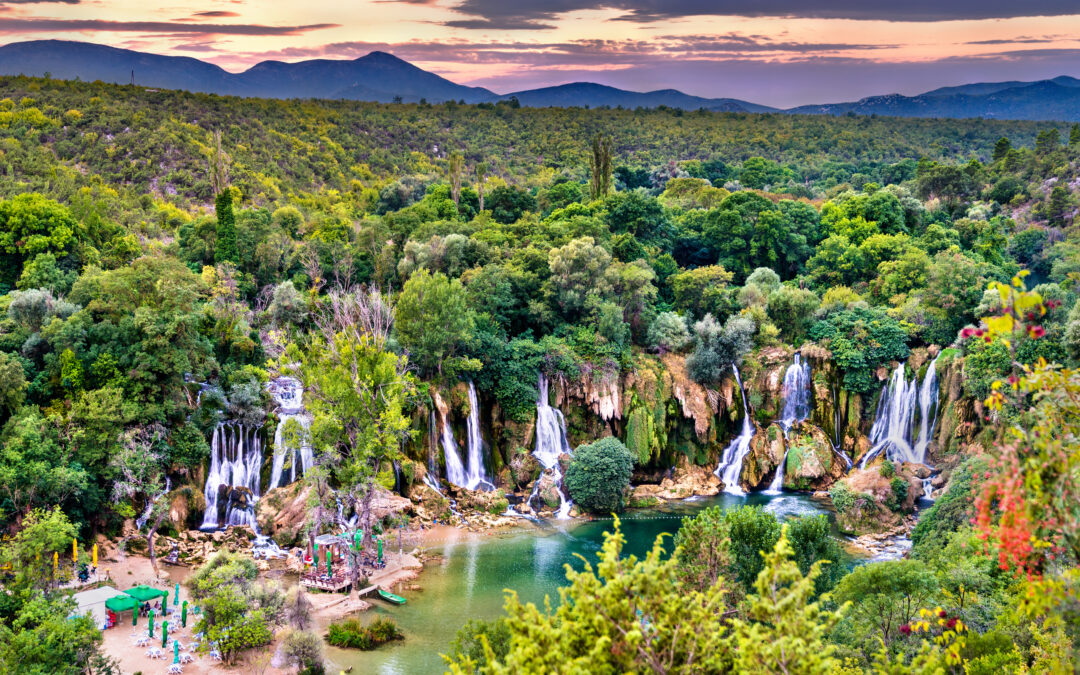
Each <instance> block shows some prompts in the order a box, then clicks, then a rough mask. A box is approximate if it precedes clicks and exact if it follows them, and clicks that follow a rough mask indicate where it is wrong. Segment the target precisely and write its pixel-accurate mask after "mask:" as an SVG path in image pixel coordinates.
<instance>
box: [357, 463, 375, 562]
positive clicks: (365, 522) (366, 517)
mask: <svg viewBox="0 0 1080 675" xmlns="http://www.w3.org/2000/svg"><path fill="white" fill-rule="evenodd" d="M374 496H375V479H374V478H369V479H368V481H367V486H366V488H365V490H364V499H363V501H362V502H361V504H362V507H361V509H360V524H361V526H362V527H363V528H364V546H365V547H366V546H369V545H371V544H373V543H374V541H375V539H374V537H372V536H371V499H372V497H374Z"/></svg>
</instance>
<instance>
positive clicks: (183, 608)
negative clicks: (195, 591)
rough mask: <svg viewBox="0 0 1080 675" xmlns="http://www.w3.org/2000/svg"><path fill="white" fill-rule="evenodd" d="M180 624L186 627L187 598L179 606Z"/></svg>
mask: <svg viewBox="0 0 1080 675" xmlns="http://www.w3.org/2000/svg"><path fill="white" fill-rule="evenodd" d="M180 625H181V626H183V627H184V628H187V600H185V601H184V604H183V605H182V606H181V607H180Z"/></svg>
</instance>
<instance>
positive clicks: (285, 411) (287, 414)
mask: <svg viewBox="0 0 1080 675" xmlns="http://www.w3.org/2000/svg"><path fill="white" fill-rule="evenodd" d="M267 389H268V390H269V391H270V395H271V396H273V397H274V401H275V402H276V403H277V405H278V425H277V429H275V430H274V465H273V470H272V471H271V473H270V485H269V486H268V489H273V488H276V487H281V486H282V485H288V484H290V483H292V482H293V481H295V480H296V479H297V478H298V477H299V476H302V475H304V474H305V473H307V472H308V470H309V469H310V468H311V467H312V465H313V464H314V463H315V457H314V454H313V453H312V449H311V443H310V442H309V441H308V439H307V438H306V436H307V432H308V429H309V428H310V427H311V418H310V417H308V415H307V414H306V413H305V412H304V387H303V385H302V384H300V381H299V380H297V379H296V378H295V377H276V378H274V379H273V380H270V383H269V384H268V385H267ZM290 420H295V421H296V423H297V424H299V425H300V428H301V430H302V437H301V438H300V439H299V443H295V442H294V443H293V444H292V445H291V446H290V443H289V439H286V438H285V430H286V425H287V424H288V423H289V421H290ZM286 463H287V464H288V466H287V467H286ZM298 467H299V471H297V468H298Z"/></svg>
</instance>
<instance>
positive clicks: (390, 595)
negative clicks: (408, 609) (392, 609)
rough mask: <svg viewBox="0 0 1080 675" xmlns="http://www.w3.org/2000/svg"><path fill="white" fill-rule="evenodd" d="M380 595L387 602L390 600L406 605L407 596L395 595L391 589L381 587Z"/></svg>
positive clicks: (396, 603)
mask: <svg viewBox="0 0 1080 675" xmlns="http://www.w3.org/2000/svg"><path fill="white" fill-rule="evenodd" d="M379 597H380V598H382V599H383V600H385V601H387V602H390V603H393V604H395V605H404V604H405V598H403V597H401V596H400V595H394V594H393V593H391V592H390V591H384V590H383V589H381V588H380V589H379Z"/></svg>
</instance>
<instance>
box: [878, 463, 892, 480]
mask: <svg viewBox="0 0 1080 675" xmlns="http://www.w3.org/2000/svg"><path fill="white" fill-rule="evenodd" d="M878 475H880V476H881V477H882V478H892V477H893V476H895V475H896V466H895V465H894V464H893V463H892V462H889V461H884V462H882V463H881V466H879V467H878Z"/></svg>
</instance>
